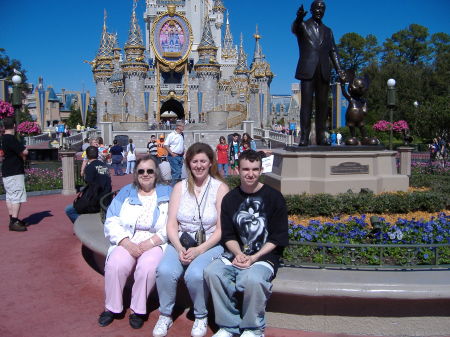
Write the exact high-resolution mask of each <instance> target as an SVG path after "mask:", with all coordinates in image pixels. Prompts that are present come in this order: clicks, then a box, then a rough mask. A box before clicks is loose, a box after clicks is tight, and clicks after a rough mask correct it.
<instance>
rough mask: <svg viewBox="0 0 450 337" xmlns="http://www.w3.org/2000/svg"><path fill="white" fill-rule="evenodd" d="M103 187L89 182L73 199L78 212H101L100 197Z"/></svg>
mask: <svg viewBox="0 0 450 337" xmlns="http://www.w3.org/2000/svg"><path fill="white" fill-rule="evenodd" d="M103 194H104V193H103V188H102V187H101V186H100V185H99V184H96V183H93V184H88V185H87V186H86V187H85V188H84V189H83V190H82V191H81V192H80V193H78V195H77V197H76V198H75V200H74V201H73V207H74V208H75V210H76V211H77V213H78V214H89V213H98V212H100V198H101V197H102V195H103Z"/></svg>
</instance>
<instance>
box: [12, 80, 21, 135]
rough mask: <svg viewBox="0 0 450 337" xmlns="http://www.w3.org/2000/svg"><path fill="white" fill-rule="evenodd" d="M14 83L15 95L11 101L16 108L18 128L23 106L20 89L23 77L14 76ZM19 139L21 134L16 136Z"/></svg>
mask: <svg viewBox="0 0 450 337" xmlns="http://www.w3.org/2000/svg"><path fill="white" fill-rule="evenodd" d="M11 80H12V82H13V93H12V99H11V103H12V106H13V107H14V115H15V117H16V127H17V126H18V125H19V121H20V119H19V118H20V116H19V115H20V107H21V106H22V90H21V88H20V84H21V83H22V77H20V76H19V75H17V74H16V75H14V76H13V77H12V79H11ZM16 137H17V139H20V136H19V134H18V133H17V134H16Z"/></svg>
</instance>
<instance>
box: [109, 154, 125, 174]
mask: <svg viewBox="0 0 450 337" xmlns="http://www.w3.org/2000/svg"><path fill="white" fill-rule="evenodd" d="M122 159H123V157H122V155H120V154H115V155H113V156H112V157H111V161H112V167H113V168H114V174H115V175H116V176H121V175H122V174H123V170H122Z"/></svg>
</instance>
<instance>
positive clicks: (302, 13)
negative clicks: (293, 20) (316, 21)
mask: <svg viewBox="0 0 450 337" xmlns="http://www.w3.org/2000/svg"><path fill="white" fill-rule="evenodd" d="M305 15H306V11H305V9H304V8H303V4H302V5H301V6H300V8H299V9H298V10H297V17H300V18H302V19H303V18H304V17H305Z"/></svg>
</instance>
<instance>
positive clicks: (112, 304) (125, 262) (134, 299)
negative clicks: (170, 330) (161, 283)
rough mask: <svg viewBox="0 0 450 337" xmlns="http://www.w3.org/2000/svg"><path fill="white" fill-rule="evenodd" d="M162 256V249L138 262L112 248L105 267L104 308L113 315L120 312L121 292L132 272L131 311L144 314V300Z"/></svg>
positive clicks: (148, 253) (145, 310)
mask: <svg viewBox="0 0 450 337" xmlns="http://www.w3.org/2000/svg"><path fill="white" fill-rule="evenodd" d="M162 256H163V251H162V249H161V247H154V248H152V249H150V250H148V251H146V252H145V253H144V254H142V255H141V256H139V257H138V258H137V259H136V258H134V257H133V256H131V255H130V253H129V252H128V251H127V250H126V249H125V248H123V247H121V246H117V247H116V248H114V250H113V251H112V252H111V254H110V256H109V257H108V260H107V261H106V265H105V294H106V299H105V308H106V309H107V310H109V311H112V312H114V313H121V312H122V310H123V298H122V296H123V295H122V294H123V288H124V287H125V284H126V282H127V278H128V276H129V275H130V274H131V272H132V271H133V268H134V269H135V270H134V284H133V288H132V291H131V304H130V308H131V310H133V311H134V312H135V313H136V314H142V315H144V314H146V313H147V298H148V295H149V294H150V291H151V290H152V289H153V286H154V285H155V279H156V272H155V271H156V267H157V266H158V264H159V261H161V258H162Z"/></svg>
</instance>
